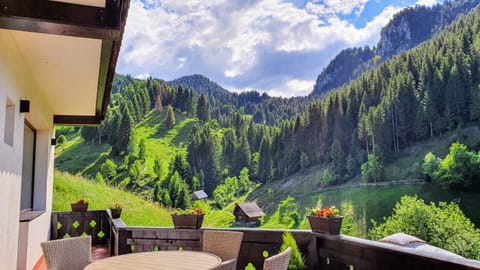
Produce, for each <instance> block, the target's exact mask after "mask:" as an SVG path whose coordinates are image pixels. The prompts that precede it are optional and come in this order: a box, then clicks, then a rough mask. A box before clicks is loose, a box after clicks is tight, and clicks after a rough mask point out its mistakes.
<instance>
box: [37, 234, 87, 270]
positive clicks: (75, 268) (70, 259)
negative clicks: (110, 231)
mask: <svg viewBox="0 0 480 270" xmlns="http://www.w3.org/2000/svg"><path fill="white" fill-rule="evenodd" d="M41 246H42V251H43V255H44V256H45V263H46V264H47V269H49V270H82V269H83V268H84V267H85V266H86V265H87V264H89V263H90V262H91V253H90V250H91V246H92V238H91V236H86V237H72V238H66V239H60V240H53V241H47V242H43V243H41Z"/></svg>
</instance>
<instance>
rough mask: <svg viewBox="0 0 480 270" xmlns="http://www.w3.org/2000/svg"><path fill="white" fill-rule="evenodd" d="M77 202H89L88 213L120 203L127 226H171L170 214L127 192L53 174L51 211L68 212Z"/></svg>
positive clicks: (68, 175)
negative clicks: (72, 204)
mask: <svg viewBox="0 0 480 270" xmlns="http://www.w3.org/2000/svg"><path fill="white" fill-rule="evenodd" d="M79 198H87V199H88V200H89V209H90V210H96V209H106V208H108V206H109V205H110V204H111V203H113V202H120V203H122V204H123V205H124V206H125V207H124V209H123V211H122V220H123V221H125V223H127V224H128V225H135V226H173V223H172V221H171V217H170V214H171V211H168V210H166V209H164V208H161V207H159V206H158V205H156V204H153V203H151V202H148V201H145V200H143V199H142V198H141V197H139V196H136V195H134V194H132V193H130V192H125V191H122V190H119V189H116V188H111V187H107V186H104V185H99V184H97V183H94V182H91V181H87V180H85V179H83V178H81V177H77V176H72V175H70V174H66V173H61V172H59V171H56V172H55V180H54V184H53V211H70V203H71V202H73V201H76V200H78V199H79Z"/></svg>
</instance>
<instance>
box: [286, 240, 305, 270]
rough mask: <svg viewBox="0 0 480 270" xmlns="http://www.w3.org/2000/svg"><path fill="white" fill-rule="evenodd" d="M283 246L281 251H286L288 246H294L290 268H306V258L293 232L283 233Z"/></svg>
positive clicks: (295, 269) (297, 269) (292, 269)
mask: <svg viewBox="0 0 480 270" xmlns="http://www.w3.org/2000/svg"><path fill="white" fill-rule="evenodd" d="M282 240H283V243H282V246H281V247H280V251H284V250H285V249H287V248H288V247H291V248H292V255H291V257H290V262H289V263H288V269H291V270H299V269H305V268H306V267H305V258H304V257H303V255H302V253H301V252H300V249H299V248H298V245H297V241H296V240H295V238H294V237H293V235H292V233H290V232H284V233H283V235H282Z"/></svg>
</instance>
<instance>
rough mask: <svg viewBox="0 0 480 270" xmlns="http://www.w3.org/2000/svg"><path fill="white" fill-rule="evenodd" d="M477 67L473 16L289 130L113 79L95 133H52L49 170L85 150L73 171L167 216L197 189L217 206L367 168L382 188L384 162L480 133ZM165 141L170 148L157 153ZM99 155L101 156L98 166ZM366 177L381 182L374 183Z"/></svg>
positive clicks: (272, 108) (276, 105) (158, 84)
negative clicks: (308, 178)
mask: <svg viewBox="0 0 480 270" xmlns="http://www.w3.org/2000/svg"><path fill="white" fill-rule="evenodd" d="M479 67H480V11H479V9H475V10H474V11H472V12H471V13H470V14H469V15H468V16H466V17H462V18H460V19H459V20H458V21H457V22H455V23H454V24H453V25H451V26H449V27H447V28H446V29H445V30H444V31H442V32H441V33H440V34H438V35H436V36H435V37H434V38H433V39H431V40H429V41H428V42H425V43H423V44H422V45H421V46H419V47H417V48H415V49H413V50H410V51H408V52H404V53H401V54H400V55H399V56H396V57H393V58H392V59H391V60H389V61H386V62H383V63H381V64H379V67H378V68H376V69H375V70H372V71H370V72H367V73H365V74H363V75H362V76H361V77H360V78H359V79H358V80H356V81H353V82H352V83H350V84H349V85H347V86H345V87H342V88H340V89H338V90H336V91H332V92H330V93H328V94H327V95H326V96H325V97H324V98H323V99H321V100H316V101H314V102H312V103H310V104H309V105H308V106H307V108H306V112H304V113H299V114H297V115H296V116H295V117H294V119H293V120H283V121H280V120H279V119H276V120H275V122H278V123H280V124H276V125H273V124H271V123H270V124H269V123H266V122H267V121H266V120H265V118H261V119H263V121H257V120H255V118H256V116H255V114H251V113H248V111H249V109H248V108H247V107H248V106H247V105H248V104H247V105H246V106H241V108H239V109H236V108H235V107H234V106H230V107H229V106H226V107H225V106H222V105H221V104H219V103H218V102H217V101H215V99H214V98H213V97H211V96H209V95H205V94H200V95H199V94H198V93H196V92H195V91H194V90H192V89H189V88H185V87H183V86H178V87H174V86H171V85H169V84H168V83H166V82H164V81H161V80H157V79H148V80H137V79H133V78H131V77H130V76H117V77H116V78H115V80H114V92H115V93H114V94H113V95H112V100H111V104H110V108H109V111H108V114H107V117H106V119H105V121H104V122H103V123H102V125H101V126H100V127H83V128H81V130H80V131H78V130H75V129H72V130H67V131H66V132H64V133H63V134H62V132H59V133H58V134H62V135H64V136H65V139H62V140H59V141H61V142H62V143H59V150H60V149H61V150H62V153H58V154H57V161H59V162H57V166H59V167H60V166H63V167H60V168H65V169H68V167H69V166H68V165H67V164H69V163H70V164H73V163H75V164H82V161H81V160H80V158H79V155H75V154H78V153H79V152H77V151H76V149H86V148H83V147H79V146H78V144H82V145H83V146H88V147H90V148H88V149H91V150H89V151H86V152H88V153H87V154H86V156H88V158H89V160H90V162H88V163H86V164H91V165H89V166H87V167H86V168H83V169H80V168H79V171H81V172H82V173H85V174H88V175H89V176H90V177H95V178H96V179H97V181H98V182H104V183H109V184H113V185H119V186H121V187H123V188H126V189H129V190H132V191H135V192H138V193H142V194H144V196H146V197H148V198H150V199H152V200H154V201H158V202H160V203H162V204H164V205H166V206H173V207H186V206H188V205H189V204H190V201H189V199H188V198H189V196H186V194H190V193H191V191H193V190H196V189H204V190H206V191H207V193H208V194H209V195H211V197H212V198H213V199H214V200H215V202H216V204H217V206H219V207H222V206H225V205H226V204H228V203H229V202H231V201H232V200H233V198H234V197H238V196H243V195H244V194H245V193H247V192H248V191H249V190H250V189H251V188H252V187H253V186H255V185H254V184H253V183H252V181H253V182H259V183H266V182H271V181H274V180H278V179H282V178H284V177H287V176H290V175H292V174H295V173H297V172H299V171H303V170H307V169H308V168H309V167H311V166H314V165H319V166H321V167H322V168H324V169H328V171H327V173H326V174H325V175H326V176H325V177H324V175H323V174H322V179H324V180H322V185H323V186H325V187H327V186H330V185H334V184H341V183H343V182H345V181H348V179H350V178H351V177H352V176H354V175H358V174H359V172H360V170H361V169H362V173H363V170H364V167H365V175H366V177H365V180H366V181H380V180H382V179H385V178H384V174H383V173H384V170H383V168H384V166H385V164H388V163H389V162H390V161H391V160H392V159H393V158H394V157H395V156H396V155H397V154H398V153H399V152H400V151H401V150H402V149H405V148H406V147H409V146H411V145H413V144H416V143H418V142H424V141H427V140H431V139H432V138H435V137H437V136H439V135H441V134H445V133H446V132H451V131H453V130H456V129H461V128H462V127H463V126H465V125H478V121H479V119H480V92H479V91H480V89H479V84H480V70H479ZM251 95H252V96H251V97H249V98H248V99H257V98H260V99H261V97H260V96H258V93H257V94H255V93H251ZM271 100H272V101H271V103H264V102H262V103H261V104H268V106H265V107H262V108H268V110H269V112H270V114H271V117H276V116H277V115H276V114H275V113H277V112H278V113H279V112H283V111H288V110H289V109H291V108H289V107H288V106H287V105H288V103H283V101H282V99H271ZM298 104H300V103H298ZM242 107H243V108H242ZM252 108H256V107H255V106H254V107H252ZM294 111H295V109H291V111H290V112H292V113H293V112H294ZM267 119H268V117H267ZM78 132H79V133H78ZM79 134H80V135H81V137H82V138H79V137H78V136H79ZM166 138H168V140H167V141H166V144H157V143H156V142H157V141H160V140H162V139H166ZM75 142H77V143H78V144H77V143H75ZM75 147H77V148H75ZM97 147H99V148H101V149H103V150H101V151H100V152H99V155H98V156H96V157H94V155H92V153H93V149H96V148H97ZM66 153H70V155H68V154H66ZM159 153H163V155H160V154H159ZM75 158H76V159H77V160H75V161H72V160H73V159H75ZM72 162H73V163H72ZM371 168H374V169H375V172H378V174H370V173H369V172H370V169H371ZM327 176H328V177H327Z"/></svg>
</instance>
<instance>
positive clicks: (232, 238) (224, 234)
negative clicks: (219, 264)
mask: <svg viewBox="0 0 480 270" xmlns="http://www.w3.org/2000/svg"><path fill="white" fill-rule="evenodd" d="M242 239H243V232H232V231H212V230H205V231H203V248H202V250H203V251H205V252H210V253H213V254H215V255H217V256H218V257H220V258H221V259H222V261H228V260H230V259H236V258H238V253H239V252H240V246H241V245H242Z"/></svg>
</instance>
